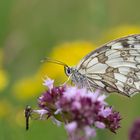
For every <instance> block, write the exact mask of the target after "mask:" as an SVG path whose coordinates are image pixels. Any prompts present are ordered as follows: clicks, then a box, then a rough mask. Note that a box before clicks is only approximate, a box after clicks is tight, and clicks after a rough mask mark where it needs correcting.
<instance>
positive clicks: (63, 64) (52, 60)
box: [41, 57, 68, 67]
mask: <svg viewBox="0 0 140 140" xmlns="http://www.w3.org/2000/svg"><path fill="white" fill-rule="evenodd" d="M41 62H42V63H44V62H50V63H55V64H58V65H62V66H66V67H68V65H67V64H65V63H64V62H62V61H59V60H55V59H51V58H49V57H45V58H44V59H42V60H41Z"/></svg>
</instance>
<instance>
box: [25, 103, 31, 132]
mask: <svg viewBox="0 0 140 140" xmlns="http://www.w3.org/2000/svg"><path fill="white" fill-rule="evenodd" d="M31 113H32V109H31V107H30V106H28V105H27V106H26V108H25V118H26V130H28V129H29V118H30V116H31Z"/></svg>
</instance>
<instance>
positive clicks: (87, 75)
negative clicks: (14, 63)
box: [45, 34, 140, 97]
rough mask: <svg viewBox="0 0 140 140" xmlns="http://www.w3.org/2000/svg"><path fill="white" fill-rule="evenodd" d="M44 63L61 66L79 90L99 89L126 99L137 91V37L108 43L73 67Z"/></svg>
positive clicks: (139, 48)
mask: <svg viewBox="0 0 140 140" xmlns="http://www.w3.org/2000/svg"><path fill="white" fill-rule="evenodd" d="M45 60H47V61H49V62H54V63H57V64H60V65H64V69H65V73H66V75H67V76H68V77H69V78H70V79H71V80H72V81H73V83H75V84H76V85H77V86H78V87H86V88H87V89H89V90H94V89H95V88H99V89H101V90H104V91H106V92H107V93H110V92H117V93H120V94H122V95H125V96H128V97H132V96H133V95H135V94H136V93H139V92H140V34H136V35H130V36H127V37H123V38H119V39H117V40H114V41H111V42H109V43H107V44H105V45H103V46H101V47H100V48H98V49H96V50H95V51H92V52H91V53H89V54H87V55H86V56H85V57H84V58H83V59H82V60H81V61H80V62H79V64H78V65H76V66H74V67H69V66H68V65H66V64H65V63H63V62H60V61H57V60H51V59H49V58H46V59H45Z"/></svg>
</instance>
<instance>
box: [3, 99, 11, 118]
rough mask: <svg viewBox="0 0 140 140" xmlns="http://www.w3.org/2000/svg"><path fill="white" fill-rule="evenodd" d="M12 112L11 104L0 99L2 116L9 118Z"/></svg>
mask: <svg viewBox="0 0 140 140" xmlns="http://www.w3.org/2000/svg"><path fill="white" fill-rule="evenodd" d="M11 112H12V107H11V104H10V103H9V102H8V101H6V100H4V99H3V100H0V118H7V117H9V114H11Z"/></svg>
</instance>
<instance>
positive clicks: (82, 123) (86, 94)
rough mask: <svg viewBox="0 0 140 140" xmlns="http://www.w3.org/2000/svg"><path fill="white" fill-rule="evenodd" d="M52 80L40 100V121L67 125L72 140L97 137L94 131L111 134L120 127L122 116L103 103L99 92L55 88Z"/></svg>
mask: <svg viewBox="0 0 140 140" xmlns="http://www.w3.org/2000/svg"><path fill="white" fill-rule="evenodd" d="M53 82H54V81H53V80H51V79H47V80H44V85H45V86H47V87H48V90H47V91H46V92H45V93H43V94H42V96H41V97H39V99H38V104H39V107H40V110H33V111H32V113H37V114H39V116H40V117H39V119H48V118H49V117H51V118H53V120H54V121H55V122H56V123H57V124H60V122H61V123H62V122H63V123H64V124H65V129H66V131H67V132H68V135H69V138H70V140H88V139H90V138H91V137H95V136H96V131H95V128H99V129H104V128H107V129H109V130H110V131H112V132H114V133H115V132H116V130H117V129H118V128H119V127H120V120H121V117H120V114H119V113H118V112H116V111H114V110H113V109H112V107H109V106H108V105H107V103H106V102H105V101H104V99H105V98H106V96H105V95H104V94H102V95H101V94H100V91H99V90H97V91H96V92H94V93H93V92H90V91H87V90H86V89H79V88H77V87H68V86H59V87H54V85H53Z"/></svg>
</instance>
